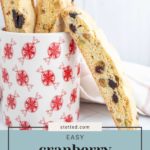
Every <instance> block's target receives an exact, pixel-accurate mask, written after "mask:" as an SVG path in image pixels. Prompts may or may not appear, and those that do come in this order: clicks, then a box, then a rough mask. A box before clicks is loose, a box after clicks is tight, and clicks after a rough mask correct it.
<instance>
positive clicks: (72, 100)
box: [70, 88, 77, 104]
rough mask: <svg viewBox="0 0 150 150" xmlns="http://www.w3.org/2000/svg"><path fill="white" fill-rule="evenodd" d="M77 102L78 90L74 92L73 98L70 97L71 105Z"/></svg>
mask: <svg viewBox="0 0 150 150" xmlns="http://www.w3.org/2000/svg"><path fill="white" fill-rule="evenodd" d="M76 100H77V88H75V89H73V90H72V93H71V96H70V101H71V104H73V103H75V102H76Z"/></svg>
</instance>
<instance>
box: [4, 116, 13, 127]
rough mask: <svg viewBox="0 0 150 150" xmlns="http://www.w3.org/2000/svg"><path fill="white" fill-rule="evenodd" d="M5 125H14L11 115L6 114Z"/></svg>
mask: <svg viewBox="0 0 150 150" xmlns="http://www.w3.org/2000/svg"><path fill="white" fill-rule="evenodd" d="M5 125H6V126H8V127H11V126H12V122H11V120H10V117H9V116H6V115H5Z"/></svg>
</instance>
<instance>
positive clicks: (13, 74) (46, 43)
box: [0, 31, 80, 130]
mask: <svg viewBox="0 0 150 150" xmlns="http://www.w3.org/2000/svg"><path fill="white" fill-rule="evenodd" d="M0 86H1V93H2V94H1V108H0V109H1V111H2V116H3V121H4V122H5V124H6V125H7V126H19V127H21V129H22V130H29V129H31V128H32V126H44V127H47V126H48V123H49V122H58V121H65V122H73V121H77V119H78V115H79V88H80V87H79V86H80V55H79V50H78V48H77V46H76V44H75V42H74V41H73V39H72V38H71V36H70V35H69V33H63V32H62V33H47V34H44V33H43V34H41V33H34V34H31V33H26V34H25V33H11V32H5V31H0Z"/></svg>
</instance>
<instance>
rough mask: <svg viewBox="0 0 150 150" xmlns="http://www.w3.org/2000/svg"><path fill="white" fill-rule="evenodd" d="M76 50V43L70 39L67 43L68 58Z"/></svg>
mask: <svg viewBox="0 0 150 150" xmlns="http://www.w3.org/2000/svg"><path fill="white" fill-rule="evenodd" d="M76 50H77V46H76V43H75V42H74V40H73V39H72V40H71V42H70V44H69V54H67V55H66V56H67V57H68V59H69V58H70V56H71V55H74V54H75V53H76Z"/></svg>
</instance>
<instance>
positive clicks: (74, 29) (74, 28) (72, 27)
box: [69, 24, 77, 33]
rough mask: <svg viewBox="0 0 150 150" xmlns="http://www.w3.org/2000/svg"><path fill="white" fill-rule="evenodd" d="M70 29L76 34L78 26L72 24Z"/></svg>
mask: <svg viewBox="0 0 150 150" xmlns="http://www.w3.org/2000/svg"><path fill="white" fill-rule="evenodd" d="M69 28H70V30H71V31H72V32H73V33H75V32H76V31H77V28H76V26H75V25H73V24H70V26H69Z"/></svg>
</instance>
